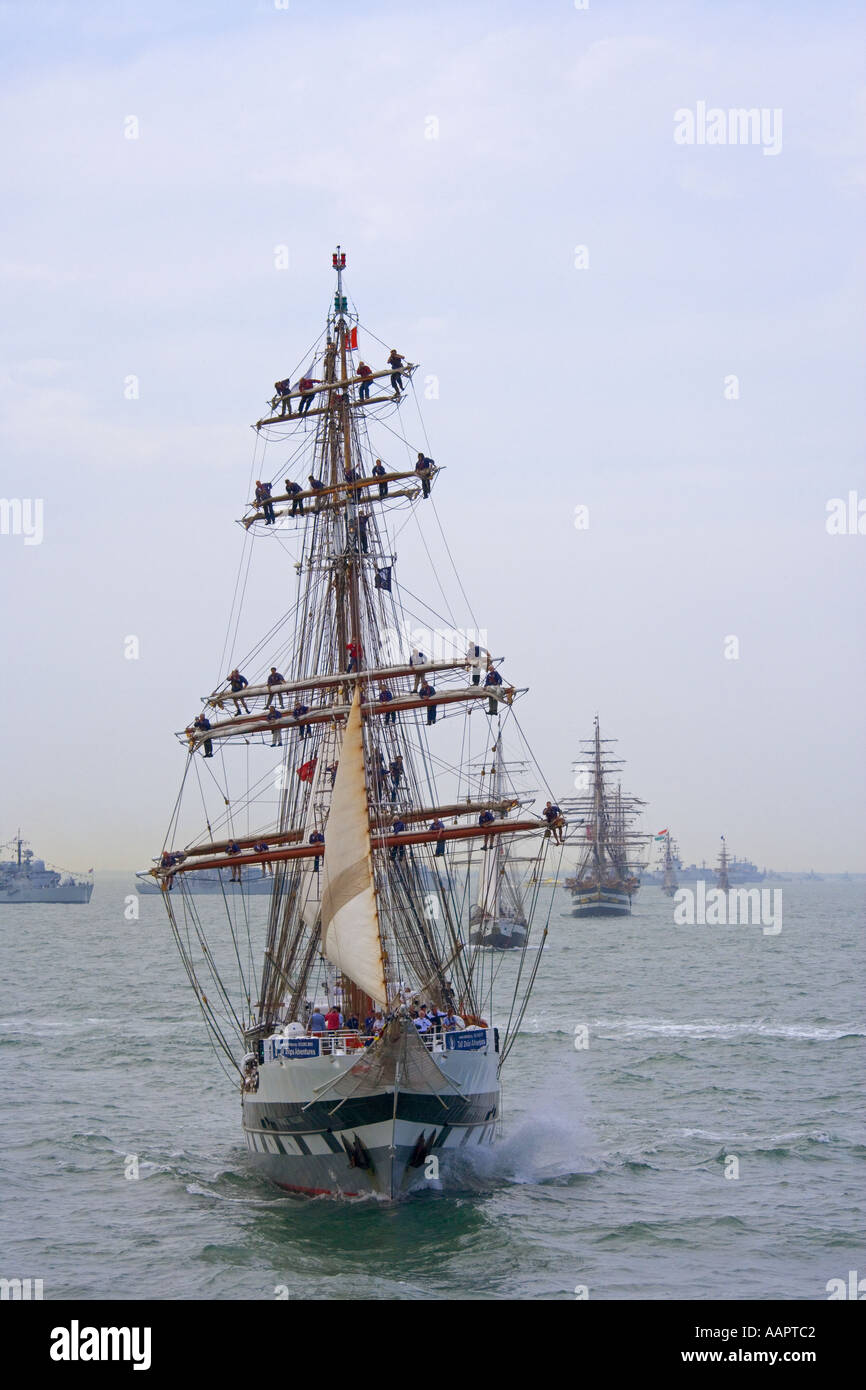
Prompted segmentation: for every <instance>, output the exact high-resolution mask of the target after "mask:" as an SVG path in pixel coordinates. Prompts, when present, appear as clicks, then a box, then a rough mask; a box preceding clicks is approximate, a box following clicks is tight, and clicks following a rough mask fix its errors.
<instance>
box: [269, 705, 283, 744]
mask: <svg viewBox="0 0 866 1390" xmlns="http://www.w3.org/2000/svg"><path fill="white" fill-rule="evenodd" d="M282 717H283V714H282V710H278V709H277V707H276V705H272V706H271V708H270V709H269V710H268V713H267V720H268V723H269V724H273V726H274V732H273V734H272V736H271V747H272V748H282V746H283V735H282V731H281V729H280V720H281V719H282Z"/></svg>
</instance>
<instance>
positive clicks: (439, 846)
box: [427, 819, 445, 859]
mask: <svg viewBox="0 0 866 1390" xmlns="http://www.w3.org/2000/svg"><path fill="white" fill-rule="evenodd" d="M427 829H428V830H435V831H436V832H437V840H436V858H437V859H441V858H442V856H443V855H444V853H445V836H444V834H443V831H444V830H445V822H444V821H441V820H438V819H437V820H434V821H431V822H430V824H429V826H428V827H427Z"/></svg>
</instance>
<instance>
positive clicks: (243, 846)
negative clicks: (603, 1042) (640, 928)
mask: <svg viewBox="0 0 866 1390" xmlns="http://www.w3.org/2000/svg"><path fill="white" fill-rule="evenodd" d="M345 264H346V257H345V253H344V252H342V251H341V250H340V248H339V247H338V249H337V252H336V253H335V255H334V256H333V258H332V265H333V270H334V272H335V279H336V284H335V287H334V297H333V300H332V305H331V308H330V311H329V313H328V315H327V318H326V322H325V326H324V329H323V331H322V332H321V334H320V336H319V337H318V338H317V340H316V342H315V344H314V346H313V348H312V349H308V350H307V352H306V353H305V354H304V357H303V358H302V359H301V361H300V362H299V363H298V365H297V367H296V368H295V370H294V371H293V372H291V373H290V374H289V375H288V376H286V377H285V378H283V379H282V380H280V381H277V382H276V383H275V385H274V391H275V394H274V395H273V397H272V399H271V401H270V403H269V406H268V409H267V410H266V412H265V414H264V416H263V417H262V418H261V419H259V420H258V422H257V424H256V428H255V453H254V461H253V468H252V470H251V475H250V476H251V488H250V490H251V491H252V479H255V480H256V481H255V495H254V497H253V499H252V501H250V502H249V503H248V505H247V507H246V510H245V513H244V515H243V517H242V518H240V521H241V525H242V528H243V531H242V536H243V555H242V558H241V563H240V567H239V577H238V583H237V586H236V590H235V595H236V598H235V604H234V607H233V610H232V612H231V614H230V616H229V623H228V628H227V632H228V634H229V636H228V637H227V640H226V646H225V648H224V653H223V657H222V659H221V660H220V663H219V666H218V667H217V673H218V680H217V681H216V682H215V683H214V686H213V688H212V693H211V694H210V695H209V696H208V697H207V698H206V699H205V700H204V702H203V705H202V707H201V709H200V712H199V714H198V715H197V716H196V718H195V719H194V720H192V721H191V722H190V723H189V724H188V725H187V726H186V728H185V729H184V730H183V731H179V733H178V737H179V739H180V740H181V742H182V744H183V746H184V749H185V769H184V774H183V779H182V786H181V791H180V795H179V797H178V799H177V801H176V803H175V808H174V812H173V814H172V818H171V823H170V825H169V829H168V833H167V835H166V839H165V842H164V846H163V849H162V852H161V854H160V855H159V856H158V857H157V859H156V862H155V863H154V867H153V869H152V870H151V871H150V872H151V877H152V878H153V880H154V882H155V883H156V884H158V886H159V887H160V889H161V890H162V896H163V901H164V903H165V906H166V909H167V912H168V918H169V922H170V924H171V928H172V930H173V934H174V937H175V940H176V943H177V946H178V949H179V951H180V955H181V958H182V960H183V963H184V966H185V969H186V972H187V975H188V978H189V981H190V984H191V986H192V988H193V991H194V993H195V996H196V998H197V1001H198V1005H199V1007H200V1009H201V1011H202V1015H203V1017H204V1020H205V1022H206V1023H207V1025H208V1028H209V1030H210V1036H211V1040H212V1042H213V1045H214V1048H215V1050H216V1052H217V1054H218V1056H219V1059H220V1061H221V1063H222V1065H223V1068H224V1071H225V1073H226V1076H227V1077H228V1078H229V1079H233V1084H235V1085H238V1086H239V1089H240V1096H241V1122H242V1126H243V1132H244V1135H245V1139H246V1144H247V1147H248V1150H249V1154H250V1156H251V1160H252V1162H253V1163H254V1164H255V1165H256V1166H257V1167H258V1168H259V1169H260V1170H261V1171H262V1172H263V1173H264V1174H265V1175H267V1176H268V1177H269V1178H271V1179H272V1180H273V1181H274V1182H275V1183H277V1184H278V1185H279V1186H280V1187H282V1188H285V1189H287V1190H290V1191H296V1192H302V1193H308V1194H323V1195H325V1194H327V1195H331V1196H336V1197H353V1196H358V1195H368V1194H370V1195H375V1196H377V1197H379V1198H382V1199H385V1200H395V1199H398V1198H402V1197H404V1196H407V1195H409V1194H410V1193H414V1192H417V1191H419V1190H429V1189H430V1188H431V1186H432V1187H441V1186H442V1185H443V1184H445V1183H447V1184H448V1185H449V1187H450V1188H451V1189H452V1190H453V1188H454V1186H455V1184H457V1183H458V1182H459V1181H461V1178H462V1174H463V1173H464V1171H465V1169H466V1167H467V1165H470V1166H471V1156H472V1152H473V1150H475V1149H479V1148H482V1147H486V1146H487V1145H489V1144H491V1143H492V1142H493V1140H494V1139H495V1138H496V1136H497V1135H498V1133H499V1131H500V1124H501V1073H502V1068H503V1065H504V1063H505V1061H506V1059H507V1057H508V1055H509V1053H510V1051H511V1048H512V1047H513V1046H514V1043H515V1041H516V1040H517V1037H518V1034H519V1030H520V1024H521V1020H522V1018H523V1015H524V1011H525V1009H526V1005H527V1000H528V997H529V991H530V989H531V987H532V984H533V980H534V977H535V973H536V971H537V969H538V962H539V960H540V959H541V952H540V951H535V950H533V951H532V954H531V955H528V956H527V952H529V950H530V946H531V945H534V946H538V945H539V944H540V943H541V942H543V940H544V937H545V936H546V932H547V925H546V922H545V923H543V924H541V925H539V924H538V922H537V921H536V918H537V917H540V916H541V913H540V911H539V910H538V901H537V900H538V893H539V886H540V883H541V869H542V868H543V863H544V858H545V855H546V853H547V850H548V845H549V836H546V834H545V832H546V830H547V826H546V823H545V822H544V820H543V819H542V818H541V817H540V816H539V815H537V814H535V813H533V812H532V811H531V810H530V808H529V804H525V803H524V802H523V801H522V800H521V799H520V798H517V797H515V796H514V795H513V794H511V793H510V792H508V791H506V790H505V789H504V787H503V783H502V781H501V779H500V780H497V778H496V777H493V778H491V777H490V776H489V775H485V776H481V775H479V774H478V773H477V772H476V771H475V769H476V767H477V763H478V759H479V758H482V759H484V761H485V762H486V763H487V766H488V768H489V760H488V754H487V750H489V749H491V748H497V747H500V746H501V737H502V732H503V729H507V730H508V739H509V747H511V746H513V745H514V744H517V743H520V746H521V748H524V747H525V745H524V744H523V742H522V738H521V735H520V732H519V728H518V727H517V721H516V718H515V717H514V714H513V706H514V704H515V702H516V701H517V699H518V697H519V696H521V695H522V694H523V693H524V691H523V689H519V688H518V687H517V686H516V684H515V683H514V682H513V681H511V680H510V679H509V678H508V677H507V675H506V674H505V673H503V671H502V670H501V667H502V658H501V657H500V656H498V655H493V654H491V652H490V651H489V650H488V643H487V637H486V633H482V632H481V630H480V629H478V627H477V625H476V624H475V621H474V619H473V618H472V615H471V610H470V609H469V604H468V600H467V599H466V596H465V592H464V590H463V587H462V584H460V582H459V577H458V576H457V574H456V570H455V569H454V568H453V561H452V559H451V555H450V551H449V550H448V547H447V542H446V541H445V537H444V533H443V532H442V529H441V527H440V525H439V522H438V518H437V517H436V515H435V512H434V510H433V508H434V502H435V498H434V494H435V492H436V491H437V489H438V487H439V486H440V484H441V480H442V473H443V469H442V468H441V467H437V465H436V464H435V462H434V461H433V459H432V458H430V457H429V454H428V448H429V446H428V444H427V441H426V435H425V434H424V432H423V422H421V418H420V411H417V412H416V409H415V406H416V402H415V400H414V399H411V407H412V408H411V413H410V415H409V417H408V418H407V412H406V409H405V405H406V400H407V397H408V398H414V389H413V380H414V377H415V374H416V371H417V364H414V363H412V362H409V361H407V360H406V359H405V357H404V355H403V354H402V353H401V352H398V351H397V349H396V348H392V349H391V351H390V353H389V354H388V356H387V358H386V365H384V366H383V365H382V364H381V363H382V358H383V357H385V353H386V352H387V348H386V347H383V346H381V344H380V340H379V339H377V338H376V337H375V335H373V334H372V333H371V332H370V331H368V330H367V329H366V328H365V327H364V326H363V325H361V324H360V322H359V320H358V315H357V313H356V311H355V309H354V306H353V305H350V300H349V297H348V294H347V292H346V289H345V287H344V270H345ZM362 352H363V354H364V355H365V356H367V357H369V358H370V361H369V362H367V361H364V359H363V356H361V353H362ZM403 536H405V537H406V538H407V546H408V538H409V537H416V538H418V543H417V544H416V546H415V549H414V553H413V551H411V550H410V552H409V554H408V555H407V557H406V583H405V587H404V585H403V584H401V583H400V582H398V578H399V576H398V556H397V539H398V537H403ZM269 547H270V549H269ZM256 561H260V562H261V563H263V564H265V566H266V578H265V579H264V580H261V579H259V580H258V581H257V580H256V574H257V573H258V570H257V569H256V568H255V562H256ZM275 573H276V574H277V575H278V576H284V578H282V577H281V578H279V579H278V580H277V581H276V583H275V581H274V578H273V576H274V574H275ZM257 582H258V584H259V586H261V585H262V584H264V586H265V590H266V592H267V594H269V595H270V596H271V598H270V602H271V609H270V611H268V612H267V613H266V615H265V618H264V626H265V631H264V633H261V632H254V631H253V630H252V626H253V625H255V626H258V625H260V624H261V623H262V614H263V609H265V608H266V607H267V604H266V603H265V602H264V600H263V599H262V596H261V587H259V588H258V589H257V588H256V585H257ZM425 585H426V587H427V588H428V589H429V590H430V593H429V595H428V597H427V598H422V597H419V596H418V592H417V590H419V589H423V588H424V586H425ZM253 593H255V594H256V597H255V599H254V600H252V599H251V600H250V602H249V603H245V596H246V595H248V594H250V595H251V594H253ZM452 600H453V601H452ZM443 608H444V610H445V612H446V613H447V614H448V619H447V621H448V622H453V623H455V624H456V623H457V622H458V621H460V620H461V619H463V620H467V621H468V622H470V623H471V626H466V627H458V626H456V625H455V626H454V627H446V628H439V627H436V628H435V629H431V628H430V627H429V626H427V625H428V624H429V623H430V622H431V620H432V621H433V622H441V621H442V620H441V619H438V618H437V617H435V616H432V615H435V614H438V613H441V612H442V611H443ZM458 610H459V611H458ZM226 671H228V675H225V672H226ZM526 753H527V755H528V757H529V759H530V760H531V754H529V750H528V749H526ZM506 854H509V855H513V856H514V862H515V863H517V862H518V861H519V860H522V859H523V858H525V859H526V860H529V861H532V862H533V863H534V865H535V869H534V871H533V872H532V873H531V874H530V875H529V881H528V883H527V885H526V888H525V890H522V891H521V897H520V902H521V921H520V924H519V925H520V928H521V931H522V933H523V935H522V941H521V944H520V945H519V946H518V947H515V949H514V950H513V951H510V952H509V954H508V956H507V957H497V956H496V955H495V954H494V953H492V952H490V951H487V950H485V949H483V946H482V945H481V944H476V943H474V942H473V941H472V940H471V932H472V921H471V918H472V908H473V906H477V900H478V892H477V889H476V888H475V885H477V883H478V881H479V879H481V880H483V879H484V877H485V874H487V876H488V877H490V875H492V874H493V869H492V867H491V869H490V870H489V871H488V868H487V866H488V865H490V866H493V865H501V864H502V863H503V862H509V861H508V860H507V859H505V855H506ZM256 866H259V868H260V869H261V868H262V867H264V869H265V871H266V872H268V873H269V875H270V879H271V886H270V892H269V893H268V894H267V895H266V896H260V897H258V898H255V897H253V896H252V895H250V894H249V893H248V887H249V884H250V881H251V880H250V877H249V876H250V874H251V873H252V871H253V870H254V868H255V867H256ZM202 871H206V872H207V873H209V874H214V873H219V874H222V875H225V874H226V873H228V874H229V879H230V881H231V880H232V879H234V884H233V886H232V889H231V892H225V893H221V892H218V893H215V894H202V893H196V892H195V891H194V889H195V880H194V879H193V877H192V876H193V875H196V874H201V872H202ZM199 882H201V880H199ZM482 897H483V892H482ZM547 917H549V909H547ZM515 958H516V959H515ZM512 961H513V965H512ZM504 962H507V968H502V969H500V968H499V967H500V965H503V963H504Z"/></svg>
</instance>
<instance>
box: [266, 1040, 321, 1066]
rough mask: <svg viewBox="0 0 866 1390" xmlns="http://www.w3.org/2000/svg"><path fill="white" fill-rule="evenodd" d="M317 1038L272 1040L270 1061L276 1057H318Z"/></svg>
mask: <svg viewBox="0 0 866 1390" xmlns="http://www.w3.org/2000/svg"><path fill="white" fill-rule="evenodd" d="M318 1055H319V1039H318V1038H272V1039H271V1061H273V1062H275V1061H276V1060H277V1058H278V1057H286V1058H288V1057H318Z"/></svg>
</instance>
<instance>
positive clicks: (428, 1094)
mask: <svg viewBox="0 0 866 1390" xmlns="http://www.w3.org/2000/svg"><path fill="white" fill-rule="evenodd" d="M487 1036H488V1045H487V1047H486V1048H485V1049H483V1050H479V1051H474V1052H471V1053H454V1052H445V1051H442V1052H435V1051H434V1052H432V1053H429V1052H427V1053H426V1056H427V1057H428V1058H429V1059H430V1061H431V1062H433V1063H434V1064H435V1067H436V1069H438V1071H439V1072H440V1073H441V1084H440V1082H439V1080H438V1079H437V1078H436V1077H435V1075H433V1073H431V1075H432V1076H433V1080H432V1085H431V1087H430V1089H429V1090H419V1089H417V1078H416V1084H415V1085H414V1086H413V1085H412V1083H411V1082H410V1083H409V1086H408V1087H406V1086H403V1085H401V1084H400V1080H399V1073H398V1077H397V1084H396V1085H394V1086H385V1087H382V1088H380V1089H376V1090H374V1091H373V1092H372V1093H371V1094H352V1092H353V1090H354V1089H355V1086H354V1080H353V1078H354V1072H353V1071H352V1069H353V1068H356V1067H357V1063H358V1053H357V1052H356V1053H351V1054H349V1055H348V1056H345V1057H340V1056H337V1057H327V1058H326V1057H320V1058H310V1059H302V1060H298V1061H292V1060H286V1061H282V1062H280V1061H278V1060H273V1061H267V1060H266V1061H265V1063H264V1064H263V1065H262V1066H261V1067H260V1070H259V1089H258V1091H257V1092H255V1093H245V1094H244V1097H243V1123H244V1132H245V1137H246V1142H247V1147H248V1149H249V1151H250V1155H251V1157H252V1159H253V1162H254V1164H255V1166H256V1167H257V1168H258V1169H259V1170H260V1171H261V1172H263V1173H264V1174H265V1175H266V1176H267V1177H268V1178H270V1179H271V1180H272V1181H273V1182H275V1183H277V1184H278V1185H279V1186H280V1187H282V1188H285V1189H286V1190H288V1191H291V1192H302V1193H306V1194H308V1195H311V1196H319V1195H327V1196H334V1197H353V1196H364V1195H373V1196H377V1197H380V1198H384V1199H386V1200H396V1199H399V1198H402V1197H405V1196H408V1195H409V1194H410V1193H413V1192H417V1191H423V1190H427V1191H430V1190H442V1189H443V1188H445V1189H446V1190H447V1189H448V1188H449V1186H451V1187H452V1188H453V1187H454V1186H456V1185H458V1184H459V1181H460V1177H459V1175H460V1173H461V1172H462V1171H464V1170H465V1168H466V1166H467V1164H466V1160H467V1158H469V1157H470V1154H471V1150H472V1149H473V1148H478V1147H480V1146H482V1145H484V1146H486V1145H489V1144H490V1143H492V1142H493V1139H494V1137H495V1135H496V1133H497V1131H498V1128H499V1082H498V1075H497V1071H498V1060H499V1059H498V1056H497V1053H496V1040H495V1034H494V1030H493V1029H489V1030H487ZM412 1044H413V1047H414V1046H415V1045H416V1044H417V1046H418V1047H419V1048H423V1046H424V1045H423V1043H420V1042H419V1041H418V1040H417V1039H413V1040H412ZM267 1046H268V1044H267V1043H266V1044H265V1047H267ZM378 1046H379V1047H380V1048H387V1046H388V1043H387V1042H383V1043H382V1044H379V1045H378ZM362 1056H363V1054H362ZM362 1069H363V1063H362ZM335 1072H336V1073H337V1076H338V1077H341V1076H342V1077H345V1078H346V1083H345V1084H342V1083H341V1088H342V1089H343V1090H344V1091H345V1092H346V1094H345V1095H342V1096H341V1095H340V1094H338V1093H336V1092H331V1093H330V1094H326V1093H323V1091H322V1088H323V1087H327V1086H328V1084H329V1082H331V1081H332V1080H333V1078H334V1075H335ZM317 1093H318V1098H317Z"/></svg>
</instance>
